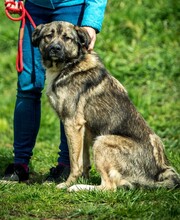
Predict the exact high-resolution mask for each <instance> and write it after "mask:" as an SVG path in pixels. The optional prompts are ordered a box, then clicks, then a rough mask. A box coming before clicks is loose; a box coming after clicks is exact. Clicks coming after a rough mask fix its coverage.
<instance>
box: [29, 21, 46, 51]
mask: <svg viewBox="0 0 180 220" xmlns="http://www.w3.org/2000/svg"><path fill="white" fill-rule="evenodd" d="M43 27H44V24H40V25H38V26H37V27H36V28H35V30H34V31H33V33H32V45H33V46H34V47H38V46H39V43H40V40H41V37H42V30H43Z"/></svg>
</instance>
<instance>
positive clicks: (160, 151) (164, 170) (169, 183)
mask: <svg viewBox="0 0 180 220" xmlns="http://www.w3.org/2000/svg"><path fill="white" fill-rule="evenodd" d="M150 142H151V145H152V147H153V155H154V159H155V161H156V165H157V167H158V170H159V171H158V173H157V175H156V177H155V187H165V188H175V187H180V176H179V174H178V173H177V172H176V171H175V170H174V169H173V167H171V166H170V165H169V161H168V159H167V157H166V155H165V152H164V146H163V143H162V141H161V139H160V138H159V137H158V136H157V135H155V134H152V135H150Z"/></svg>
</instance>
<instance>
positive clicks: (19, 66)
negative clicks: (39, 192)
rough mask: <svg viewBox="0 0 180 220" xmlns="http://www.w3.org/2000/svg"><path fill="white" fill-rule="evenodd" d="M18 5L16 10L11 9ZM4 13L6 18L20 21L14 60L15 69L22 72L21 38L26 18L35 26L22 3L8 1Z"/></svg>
mask: <svg viewBox="0 0 180 220" xmlns="http://www.w3.org/2000/svg"><path fill="white" fill-rule="evenodd" d="M16 4H18V8H13V6H15V5H16ZM5 12H6V15H7V17H8V18H9V19H10V20H12V21H21V28H20V33H19V41H18V53H17V58H16V69H17V71H18V72H22V71H23V51H22V44H23V37H24V27H25V23H26V17H27V18H28V19H29V21H30V22H31V24H32V26H33V27H34V28H36V24H35V23H34V21H33V19H32V17H31V16H30V14H29V13H28V11H27V10H26V9H25V7H24V4H23V2H22V1H18V2H15V1H13V0H12V1H8V2H6V3H5ZM13 13H14V14H19V15H20V16H19V17H17V18H15V17H12V15H11V14H13Z"/></svg>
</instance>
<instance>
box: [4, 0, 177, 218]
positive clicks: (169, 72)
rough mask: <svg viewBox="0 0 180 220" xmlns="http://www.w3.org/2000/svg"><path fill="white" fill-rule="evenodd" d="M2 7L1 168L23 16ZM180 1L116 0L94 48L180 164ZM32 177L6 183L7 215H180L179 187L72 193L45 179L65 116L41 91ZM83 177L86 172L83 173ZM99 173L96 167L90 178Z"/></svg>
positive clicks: (7, 153) (9, 134)
mask: <svg viewBox="0 0 180 220" xmlns="http://www.w3.org/2000/svg"><path fill="white" fill-rule="evenodd" d="M0 4H1V7H0V20H1V24H0V175H1V176H2V175H3V171H4V169H5V167H6V165H7V164H8V163H9V162H12V160H13V152H12V151H13V150H12V142H13V125H12V124H13V108H14V102H15V94H16V71H15V65H14V63H15V56H16V44H17V33H18V23H14V22H11V21H9V20H8V19H7V18H6V17H5V14H4V12H3V3H2V2H1V3H0ZM179 14H180V8H179V5H178V1H176V0H159V1H156V0H144V1H141V0H135V1H131V0H123V1H117V0H111V1H109V3H108V7H107V10H106V15H105V20H104V25H103V29H102V32H101V34H99V36H98V39H97V44H96V48H95V50H96V51H97V52H98V53H99V55H100V57H101V58H102V60H103V61H104V63H105V65H106V66H107V68H108V69H109V71H110V72H111V73H112V74H113V75H114V76H115V77H116V78H117V79H119V80H120V81H121V83H122V84H123V85H124V86H125V87H126V89H127V90H128V92H129V95H130V97H131V99H132V100H133V102H134V104H135V105H136V106H137V108H138V110H139V111H140V112H141V113H142V114H143V116H144V117H145V119H146V120H147V121H148V123H149V124H150V126H151V127H152V128H153V129H154V130H155V131H156V132H157V134H158V135H159V136H160V137H161V138H162V140H163V141H164V144H165V147H166V153H167V155H168V157H169V159H170V161H171V163H172V164H173V166H174V167H175V168H176V170H177V171H179V172H180V148H179V142H180V136H179V130H180V126H179V125H180V118H179V111H180V99H179V95H180V94H179V85H180V77H179V76H180V71H179V70H180V68H179V67H180V65H179V60H180V47H179V43H180V42H179V35H178V33H179V29H178V28H179V27H180V17H179ZM42 106H43V108H42V120H41V129H40V132H39V135H38V139H37V143H36V147H35V149H34V155H33V157H32V160H31V164H30V168H31V182H32V184H30V185H25V184H18V185H3V184H1V185H0V219H6V220H9V219H13V220H14V219H145V220H148V219H167V220H169V219H180V192H179V190H165V189H158V190H143V189H138V190H132V191H126V190H118V191H117V192H116V193H114V192H80V193H67V192H66V191H61V190H57V189H56V188H55V185H52V186H44V185H42V184H41V182H42V179H43V177H44V175H45V174H46V173H47V172H48V170H49V168H50V167H51V166H53V165H55V164H56V160H57V151H58V147H57V146H58V144H59V123H58V120H57V118H56V116H55V114H54V113H53V111H52V110H51V108H50V107H49V104H48V102H47V99H46V97H45V95H43V98H42ZM82 181H83V180H82ZM99 181H100V178H99V176H98V174H97V173H96V171H95V170H94V169H93V170H92V171H91V178H90V180H89V182H90V183H93V184H98V183H99Z"/></svg>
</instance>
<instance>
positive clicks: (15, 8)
mask: <svg viewBox="0 0 180 220" xmlns="http://www.w3.org/2000/svg"><path fill="white" fill-rule="evenodd" d="M4 3H5V5H6V8H8V10H9V13H10V14H19V12H20V11H21V9H22V8H21V7H20V6H19V3H18V2H17V1H12V0H4ZM21 3H23V1H21Z"/></svg>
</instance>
